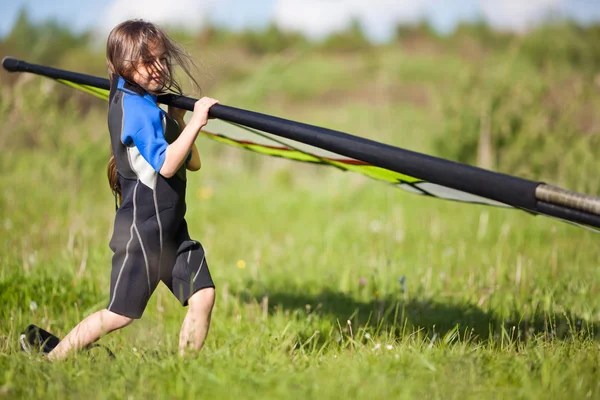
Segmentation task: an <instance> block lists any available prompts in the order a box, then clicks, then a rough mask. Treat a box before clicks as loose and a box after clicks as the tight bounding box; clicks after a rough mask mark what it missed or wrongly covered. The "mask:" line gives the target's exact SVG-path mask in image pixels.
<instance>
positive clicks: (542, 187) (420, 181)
mask: <svg viewBox="0 0 600 400" xmlns="http://www.w3.org/2000/svg"><path fill="white" fill-rule="evenodd" d="M2 65H3V67H4V68H5V69H6V70H8V71H11V72H30V73H34V74H38V75H41V76H45V77H48V78H51V79H55V80H56V81H58V82H60V83H62V84H65V85H67V86H70V87H72V88H74V89H78V90H81V91H83V92H86V93H88V94H90V95H92V96H95V97H98V98H100V99H102V100H105V101H108V96H109V87H110V86H109V81H108V79H105V78H100V77H95V76H90V75H85V74H81V73H77V72H72V71H65V70H60V69H56V68H52V67H48V66H41V65H36V64H30V63H27V62H25V61H21V60H16V59H14V58H11V57H5V59H4V60H3V61H2ZM158 102H159V103H162V104H165V105H173V106H175V107H179V108H184V109H187V110H190V111H191V110H193V107H194V103H195V102H196V99H193V98H189V97H185V96H178V95H174V94H165V95H161V96H159V97H158ZM210 116H211V117H214V118H216V119H215V120H211V121H209V123H208V124H207V125H206V126H205V127H204V129H203V130H202V131H201V134H202V135H203V136H204V137H206V138H209V139H211V140H215V141H217V142H219V143H222V144H225V145H230V146H236V147H238V148H241V149H245V150H248V151H252V152H255V153H259V154H262V155H266V156H271V157H280V158H285V159H288V160H293V161H298V162H305V163H312V164H319V165H323V166H328V167H332V168H338V169H340V170H343V171H349V172H353V173H358V174H362V175H364V176H367V177H369V178H372V179H376V180H379V181H383V182H386V183H388V184H391V185H394V186H395V187H397V188H400V189H403V190H406V191H408V192H410V193H414V194H418V195H424V196H431V197H435V198H439V199H444V200H451V201H458V202H465V203H475V204H484V205H488V206H496V207H505V208H513V209H519V210H523V211H526V212H529V213H530V214H533V215H545V216H548V217H553V218H557V219H560V220H562V221H566V222H570V223H573V224H576V225H579V226H582V227H585V228H589V229H592V230H594V231H597V232H600V198H598V197H595V196H590V195H586V194H581V193H575V192H571V191H568V190H564V189H561V188H557V187H554V186H552V185H548V184H546V183H543V182H535V181H531V180H527V179H522V178H519V177H516V176H511V175H506V174H501V173H498V172H493V171H488V170H485V169H481V168H477V167H474V166H471V165H467V164H461V163H457V162H453V161H449V160H444V159H441V158H436V157H432V156H429V155H425V154H420V153H416V152H412V151H409V150H406V149H401V148H398V147H394V146H390V145H387V144H384V143H380V142H377V141H373V140H369V139H365V138H361V137H359V136H354V135H350V134H348V133H344V132H338V131H334V130H330V129H326V128H322V127H317V126H313V125H309V124H305V123H301V122H296V121H291V120H286V119H282V118H278V117H275V116H271V115H267V114H260V113H257V112H253V111H248V110H242V109H239V108H234V107H230V106H225V105H222V104H216V105H214V106H213V107H212V108H211V110H210Z"/></svg>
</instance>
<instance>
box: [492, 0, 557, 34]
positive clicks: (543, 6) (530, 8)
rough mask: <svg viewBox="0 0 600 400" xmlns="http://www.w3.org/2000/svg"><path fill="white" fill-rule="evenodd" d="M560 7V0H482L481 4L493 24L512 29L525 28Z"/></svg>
mask: <svg viewBox="0 0 600 400" xmlns="http://www.w3.org/2000/svg"><path fill="white" fill-rule="evenodd" d="M558 7H559V1H558V0H527V1H523V0H503V1H497V0H482V1H481V5H480V8H481V13H482V15H483V16H484V17H485V19H486V20H487V21H489V22H490V24H491V25H492V26H494V27H497V28H501V29H511V30H523V29H525V28H527V27H528V26H530V25H531V24H535V23H536V22H538V21H539V20H540V18H543V17H544V16H545V15H546V13H547V12H549V11H552V10H558Z"/></svg>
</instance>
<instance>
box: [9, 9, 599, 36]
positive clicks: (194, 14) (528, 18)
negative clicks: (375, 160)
mask: <svg viewBox="0 0 600 400" xmlns="http://www.w3.org/2000/svg"><path fill="white" fill-rule="evenodd" d="M82 4H85V7H82ZM23 7H26V8H27V10H28V12H29V15H30V17H31V18H32V19H33V20H34V21H41V20H45V19H48V18H52V19H56V20H59V21H61V22H64V23H66V24H69V25H71V26H72V28H73V29H74V30H75V31H81V30H84V29H92V30H94V31H96V32H98V34H99V35H106V34H107V33H108V32H109V31H110V29H111V28H112V27H113V26H114V25H116V24H117V23H118V22H120V21H122V20H124V19H127V18H132V17H137V18H144V19H148V20H150V21H153V22H156V23H159V24H164V25H167V24H172V25H178V26H181V27H185V28H190V29H200V28H201V27H202V26H203V25H204V24H206V21H212V22H213V23H217V24H222V25H225V26H227V27H230V28H233V29H243V28H257V27H258V28H260V27H263V26H266V25H267V24H269V23H270V22H274V23H276V24H277V25H278V26H279V27H281V28H282V29H287V30H296V31H300V32H303V33H304V34H306V35H307V36H309V37H312V38H316V39H318V38H321V37H323V36H324V35H327V34H329V33H331V32H332V31H336V30H339V29H343V28H344V27H346V26H347V25H348V23H350V22H351V21H352V20H353V19H357V20H359V21H360V22H361V23H362V25H363V27H364V29H365V31H366V33H367V35H368V36H369V37H370V38H371V39H373V40H375V41H379V40H386V39H387V38H389V37H390V35H391V34H392V32H393V28H394V26H395V24H396V23H397V22H399V21H400V22H414V21H418V20H421V19H424V18H425V19H428V20H429V21H430V22H431V23H432V24H433V26H434V27H435V28H436V29H437V30H439V31H440V32H449V31H451V30H452V29H453V28H454V27H455V26H456V24H457V23H459V22H461V21H465V20H472V19H475V18H481V17H483V18H485V19H486V20H487V21H488V22H489V23H490V24H491V25H492V26H494V27H496V28H498V29H505V30H515V31H522V30H524V29H526V28H527V27H530V26H532V25H533V24H535V23H536V22H538V21H540V20H541V19H542V18H544V16H547V15H554V16H558V17H568V18H571V19H575V20H577V21H579V22H582V23H588V22H593V21H600V0H177V1H164V0H85V1H83V0H61V1H56V2H54V1H47V0H8V1H2V3H1V4H0V37H1V36H4V35H6V34H7V33H8V32H10V30H11V28H12V26H13V24H14V22H15V18H16V16H17V14H18V12H19V10H20V9H22V8H23Z"/></svg>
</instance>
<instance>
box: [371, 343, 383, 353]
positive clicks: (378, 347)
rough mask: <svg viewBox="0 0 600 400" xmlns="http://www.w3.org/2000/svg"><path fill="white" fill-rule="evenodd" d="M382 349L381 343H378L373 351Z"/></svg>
mask: <svg viewBox="0 0 600 400" xmlns="http://www.w3.org/2000/svg"><path fill="white" fill-rule="evenodd" d="M380 348H381V343H377V344H376V345H375V347H373V351H375V350H379V349H380Z"/></svg>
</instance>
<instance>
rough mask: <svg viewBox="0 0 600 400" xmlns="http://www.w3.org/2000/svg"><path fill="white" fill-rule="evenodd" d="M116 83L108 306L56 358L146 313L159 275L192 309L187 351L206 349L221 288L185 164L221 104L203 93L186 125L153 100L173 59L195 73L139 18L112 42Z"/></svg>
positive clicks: (170, 81) (185, 332)
mask: <svg viewBox="0 0 600 400" xmlns="http://www.w3.org/2000/svg"><path fill="white" fill-rule="evenodd" d="M106 58H107V64H108V69H109V72H110V80H111V89H110V98H109V108H108V128H109V131H110V139H111V149H112V156H111V160H110V163H109V167H108V175H109V181H110V184H111V188H113V190H114V191H115V196H117V194H118V195H119V197H120V199H121V204H120V207H118V209H117V213H116V216H115V222H114V231H113V236H112V238H111V241H110V248H111V249H112V251H113V252H114V255H113V259H112V273H111V285H110V300H109V303H108V306H107V308H106V309H103V310H100V311H97V312H96V313H94V314H92V315H90V316H89V317H87V318H85V319H84V320H83V321H81V322H80V323H79V324H78V325H77V326H76V327H75V328H74V329H73V330H72V331H71V332H70V333H69V334H68V335H67V336H66V337H65V338H64V339H63V340H62V341H61V342H60V343H59V344H58V346H56V347H55V348H54V350H52V351H51V352H50V353H49V354H48V358H49V359H52V360H54V359H60V358H63V357H65V356H66V355H67V354H68V353H70V352H71V351H72V350H77V349H81V348H84V347H86V346H88V345H89V344H91V343H93V342H94V341H96V340H98V339H99V338H100V337H101V336H102V335H104V334H107V333H109V332H111V331H114V330H116V329H120V328H123V327H125V326H127V325H129V324H130V323H131V322H132V321H133V320H134V319H138V318H140V317H141V316H142V314H143V312H144V309H145V308H146V305H147V303H148V300H149V298H150V296H151V295H152V293H153V292H154V289H156V287H157V285H158V283H159V281H163V282H164V283H165V285H167V287H168V288H169V289H170V290H171V291H172V292H173V294H174V295H175V296H176V297H177V298H178V299H179V301H180V302H181V304H182V305H183V306H188V305H189V309H188V312H187V315H186V316H185V319H184V321H183V325H182V327H181V334H180V337H179V352H180V354H181V355H183V354H184V353H185V351H186V350H187V349H188V348H190V347H191V349H193V350H194V351H198V350H200V348H201V347H202V345H203V344H204V340H205V339H206V335H207V333H208V328H209V325H210V318H211V311H212V308H213V305H214V301H215V290H214V284H213V281H212V278H211V276H210V272H209V270H208V265H207V262H206V257H205V254H204V249H203V248H202V245H201V244H200V243H199V242H198V241H195V240H192V239H191V238H190V236H189V234H188V229H187V224H186V221H185V218H184V217H185V211H186V204H185V192H186V170H190V171H197V170H199V169H200V157H199V155H198V150H197V148H196V145H195V144H194V141H195V140H196V137H197V135H198V132H199V131H200V129H201V128H202V127H203V126H204V125H206V122H207V118H208V110H209V109H210V107H211V106H212V105H214V104H215V103H217V101H216V100H214V99H211V98H207V97H204V98H202V99H200V100H198V101H197V102H196V104H195V106H194V114H193V116H192V118H191V119H190V121H189V123H188V124H187V125H186V124H185V122H184V120H183V116H184V114H185V110H180V109H177V108H173V107H169V110H168V113H167V114H165V113H164V111H163V110H161V109H160V108H159V107H158V105H157V103H156V98H157V95H158V94H160V93H164V92H166V91H175V92H176V93H179V94H181V86H180V85H179V84H178V83H177V82H176V81H175V79H174V76H173V67H174V65H176V64H177V65H180V66H181V67H182V68H183V70H184V71H185V73H186V74H187V75H188V76H189V77H190V78H191V80H192V81H193V83H194V84H195V86H196V87H197V83H196V81H195V80H194V79H193V77H192V76H191V74H190V72H189V65H190V64H193V62H192V61H191V58H190V57H189V55H188V54H187V53H185V52H184V51H183V50H182V49H181V48H180V47H179V46H178V45H176V44H175V43H174V42H173V41H172V40H171V39H170V38H169V37H168V36H167V35H166V34H165V33H164V32H163V31H162V30H160V29H159V28H158V27H157V26H155V25H154V24H152V23H149V22H145V21H142V20H130V21H125V22H123V23H121V24H119V25H118V26H116V27H115V28H114V29H113V30H112V32H111V33H110V35H109V37H108V41H107V47H106Z"/></svg>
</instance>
